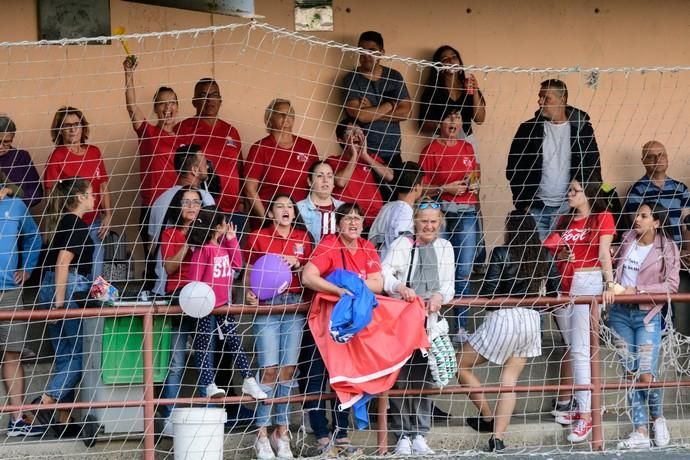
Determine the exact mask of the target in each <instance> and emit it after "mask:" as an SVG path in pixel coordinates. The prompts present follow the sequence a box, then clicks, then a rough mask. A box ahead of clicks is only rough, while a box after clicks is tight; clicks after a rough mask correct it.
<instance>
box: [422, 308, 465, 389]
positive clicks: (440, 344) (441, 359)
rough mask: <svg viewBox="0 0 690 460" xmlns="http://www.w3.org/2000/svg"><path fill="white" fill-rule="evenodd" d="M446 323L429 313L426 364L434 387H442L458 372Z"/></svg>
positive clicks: (436, 314)
mask: <svg viewBox="0 0 690 460" xmlns="http://www.w3.org/2000/svg"><path fill="white" fill-rule="evenodd" d="M448 330H449V326H448V321H447V320H446V318H444V317H442V316H440V315H439V314H438V313H429V317H428V319H427V333H428V334H429V343H430V344H431V347H430V348H429V354H428V357H427V359H428V362H429V371H430V372H431V378H432V379H433V381H434V385H436V386H437V387H444V386H446V385H448V383H450V380H451V379H452V378H453V377H454V376H455V374H457V372H458V362H457V360H456V358H455V349H454V348H453V344H452V343H451V341H450V337H449V336H448Z"/></svg>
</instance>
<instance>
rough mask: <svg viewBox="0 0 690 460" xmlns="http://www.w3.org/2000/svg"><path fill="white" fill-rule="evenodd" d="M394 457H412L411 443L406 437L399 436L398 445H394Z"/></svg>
mask: <svg viewBox="0 0 690 460" xmlns="http://www.w3.org/2000/svg"><path fill="white" fill-rule="evenodd" d="M395 455H400V456H403V455H412V443H411V442H410V438H408V437H407V436H400V439H398V444H396V445H395Z"/></svg>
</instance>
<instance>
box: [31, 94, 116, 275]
mask: <svg viewBox="0 0 690 460" xmlns="http://www.w3.org/2000/svg"><path fill="white" fill-rule="evenodd" d="M50 132H51V137H52V138H53V142H55V150H53V153H51V154H50V157H48V162H47V164H46V169H45V171H44V172H43V182H44V184H45V189H46V191H49V190H51V189H52V188H53V185H54V184H55V183H56V182H57V181H59V180H62V179H69V178H74V177H81V178H84V179H87V180H88V181H89V182H90V183H91V187H92V189H93V195H94V197H95V199H96V205H95V206H94V209H93V211H90V212H87V213H86V214H84V217H83V220H84V222H86V224H87V225H88V226H89V232H90V233H91V239H92V240H93V243H94V251H93V272H92V275H93V279H95V278H96V277H97V276H99V275H101V274H102V273H103V246H102V244H101V241H102V240H103V238H105V237H106V235H108V232H109V231H110V221H111V220H112V216H113V215H112V209H111V206H110V203H111V201H110V191H109V190H108V173H107V172H106V170H105V162H104V161H103V156H102V155H101V151H100V149H99V148H98V147H96V146H95V145H89V144H87V143H86V141H87V140H88V138H89V122H88V121H87V120H86V117H85V116H84V114H83V113H82V111H81V110H79V109H77V108H74V107H69V106H63V107H60V108H59V109H58V110H57V112H55V116H54V117H53V123H52V124H51V127H50Z"/></svg>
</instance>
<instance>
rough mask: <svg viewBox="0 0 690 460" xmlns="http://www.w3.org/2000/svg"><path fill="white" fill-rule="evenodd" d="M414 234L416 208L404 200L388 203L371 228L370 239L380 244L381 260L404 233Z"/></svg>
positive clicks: (375, 243)
mask: <svg viewBox="0 0 690 460" xmlns="http://www.w3.org/2000/svg"><path fill="white" fill-rule="evenodd" d="M406 232H407V233H409V234H411V235H413V234H414V209H412V207H411V206H410V205H409V204H407V203H405V202H404V201H402V200H398V201H392V202H390V203H386V204H385V205H384V206H383V207H382V208H381V210H380V211H379V214H378V215H377V216H376V219H375V220H374V223H373V224H371V228H370V229H369V241H371V242H372V243H373V244H374V245H375V246H379V247H380V249H379V252H380V256H381V260H383V259H384V258H385V257H386V253H387V252H388V249H389V248H390V247H391V244H393V241H395V239H396V238H397V237H399V236H400V235H401V234H403V233H406Z"/></svg>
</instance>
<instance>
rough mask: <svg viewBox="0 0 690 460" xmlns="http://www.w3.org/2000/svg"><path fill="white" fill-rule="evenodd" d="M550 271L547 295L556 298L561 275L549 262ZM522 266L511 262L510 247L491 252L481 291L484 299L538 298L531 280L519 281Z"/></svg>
mask: <svg viewBox="0 0 690 460" xmlns="http://www.w3.org/2000/svg"><path fill="white" fill-rule="evenodd" d="M549 265H550V268H551V269H550V270H549V273H548V276H547V280H546V295H549V296H554V295H556V294H557V293H558V285H559V283H560V275H559V274H558V271H557V270H556V267H555V265H554V264H553V263H551V262H549ZM519 266H520V264H517V263H514V262H512V261H510V260H509V257H508V246H496V247H495V248H494V249H493V251H491V259H490V260H489V266H488V268H487V269H486V274H485V275H484V282H483V283H482V287H481V288H480V289H479V295H480V296H483V297H502V296H537V295H539V292H538V291H533V292H530V290H529V285H530V283H529V281H530V280H531V277H530V279H524V278H523V279H519V278H518V273H517V271H518V268H519Z"/></svg>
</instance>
